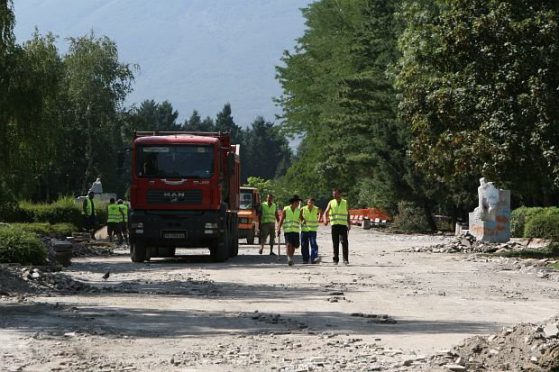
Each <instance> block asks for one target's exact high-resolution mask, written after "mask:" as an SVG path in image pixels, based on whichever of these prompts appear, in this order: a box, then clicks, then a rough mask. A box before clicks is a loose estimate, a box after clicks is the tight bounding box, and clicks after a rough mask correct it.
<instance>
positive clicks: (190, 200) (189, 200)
mask: <svg viewBox="0 0 559 372" xmlns="http://www.w3.org/2000/svg"><path fill="white" fill-rule="evenodd" d="M146 201H147V203H148V204H200V203H202V190H184V191H168V190H149V191H148V192H147V195H146Z"/></svg>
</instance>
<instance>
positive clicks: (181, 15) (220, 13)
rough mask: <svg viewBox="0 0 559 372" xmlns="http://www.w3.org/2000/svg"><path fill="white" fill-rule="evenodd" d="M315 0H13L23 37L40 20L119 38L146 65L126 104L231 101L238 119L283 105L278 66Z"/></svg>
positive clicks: (68, 32)
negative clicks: (276, 100)
mask: <svg viewBox="0 0 559 372" xmlns="http://www.w3.org/2000/svg"><path fill="white" fill-rule="evenodd" d="M311 2H312V0H158V1H155V0H14V10H15V16H16V26H15V34H16V39H17V41H18V42H19V43H21V42H24V41H25V40H27V39H29V38H30V37H31V35H32V33H33V32H34V30H35V27H37V28H38V30H39V32H40V33H41V34H45V33H47V32H52V33H53V34H55V35H57V36H58V37H59V38H58V41H57V45H58V47H59V49H60V51H61V53H65V52H66V50H67V47H68V42H67V40H66V39H67V38H68V37H76V36H81V35H85V34H88V33H90V32H91V31H93V32H94V33H95V34H96V35H98V36H101V35H106V36H108V37H109V38H111V39H112V40H114V41H115V42H116V43H117V46H118V50H119V58H120V60H121V62H124V63H133V64H138V65H139V66H140V70H139V72H137V74H136V81H135V84H134V92H133V93H131V94H130V96H129V98H128V100H127V102H126V104H127V105H133V104H136V105H138V104H139V103H141V102H142V101H143V100H145V99H154V100H155V101H156V102H162V101H163V100H168V101H169V102H171V104H172V105H173V107H174V108H175V109H176V110H178V111H179V120H184V119H186V118H188V117H189V116H190V115H191V114H192V111H193V110H197V111H198V112H199V114H200V115H201V116H202V117H205V116H211V117H215V115H216V114H217V113H218V112H219V111H221V109H222V108H223V105H224V104H225V103H230V104H231V107H232V110H233V117H234V119H235V122H236V123H237V124H238V125H241V126H247V125H249V124H250V123H252V122H253V121H254V119H255V118H256V117H257V116H263V117H264V118H265V119H266V120H269V121H274V119H275V115H276V114H279V113H280V112H281V110H280V108H279V107H277V106H276V105H275V103H274V102H273V98H274V97H279V96H280V95H281V87H280V85H279V83H278V82H277V80H276V79H275V66H277V65H280V64H281V56H282V54H283V52H284V51H285V50H293V48H294V47H295V45H296V39H297V38H298V37H300V36H302V35H303V33H304V30H305V25H304V18H303V17H302V15H301V11H300V9H301V8H304V7H306V6H307V5H308V4H310V3H311Z"/></svg>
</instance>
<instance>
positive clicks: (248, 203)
mask: <svg viewBox="0 0 559 372" xmlns="http://www.w3.org/2000/svg"><path fill="white" fill-rule="evenodd" d="M239 208H240V209H244V210H246V209H252V192H250V191H241V202H240V205H239Z"/></svg>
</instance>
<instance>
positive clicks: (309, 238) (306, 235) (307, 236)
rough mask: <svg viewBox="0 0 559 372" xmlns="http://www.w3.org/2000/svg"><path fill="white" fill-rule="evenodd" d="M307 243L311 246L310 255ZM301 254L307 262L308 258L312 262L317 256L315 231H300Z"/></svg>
mask: <svg viewBox="0 0 559 372" xmlns="http://www.w3.org/2000/svg"><path fill="white" fill-rule="evenodd" d="M309 245H310V246H311V251H310V255H309ZM301 254H302V255H303V261H304V262H308V261H309V258H310V260H311V262H314V261H316V259H317V258H318V244H316V231H303V232H301Z"/></svg>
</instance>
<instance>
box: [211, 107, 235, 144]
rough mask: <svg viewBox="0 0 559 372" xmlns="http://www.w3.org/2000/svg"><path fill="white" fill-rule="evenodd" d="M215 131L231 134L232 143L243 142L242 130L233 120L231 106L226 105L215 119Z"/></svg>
mask: <svg viewBox="0 0 559 372" xmlns="http://www.w3.org/2000/svg"><path fill="white" fill-rule="evenodd" d="M215 130H217V131H219V132H230V133H231V142H232V143H239V142H241V135H242V133H241V128H240V127H239V126H238V125H237V124H236V123H235V120H233V115H232V111H231V105H230V104H229V103H226V104H225V105H224V106H223V109H222V110H221V111H220V112H219V113H218V114H217V117H216V119H215Z"/></svg>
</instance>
